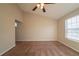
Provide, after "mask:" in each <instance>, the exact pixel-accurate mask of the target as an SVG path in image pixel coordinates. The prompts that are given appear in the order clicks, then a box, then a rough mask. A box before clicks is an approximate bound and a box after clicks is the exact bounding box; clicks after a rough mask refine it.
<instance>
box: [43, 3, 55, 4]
mask: <svg viewBox="0 0 79 59" xmlns="http://www.w3.org/2000/svg"><path fill="white" fill-rule="evenodd" d="M44 4H56V3H44Z"/></svg>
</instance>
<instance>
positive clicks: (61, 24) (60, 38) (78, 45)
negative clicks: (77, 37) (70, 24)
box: [58, 9, 79, 52]
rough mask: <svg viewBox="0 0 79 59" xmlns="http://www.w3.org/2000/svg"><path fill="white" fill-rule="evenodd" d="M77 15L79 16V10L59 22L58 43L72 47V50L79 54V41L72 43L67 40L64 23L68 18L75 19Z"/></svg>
mask: <svg viewBox="0 0 79 59" xmlns="http://www.w3.org/2000/svg"><path fill="white" fill-rule="evenodd" d="M75 15H79V9H77V10H75V11H73V12H71V13H69V14H67V15H65V16H64V17H63V18H61V19H60V20H58V41H60V42H61V43H63V44H65V45H67V46H69V47H71V48H72V49H74V50H76V51H78V52H79V42H77V41H71V40H69V39H66V38H65V30H64V21H65V20H66V19H67V18H70V17H73V16H75Z"/></svg>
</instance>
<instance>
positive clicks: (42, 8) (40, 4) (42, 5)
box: [32, 3, 54, 12]
mask: <svg viewBox="0 0 79 59" xmlns="http://www.w3.org/2000/svg"><path fill="white" fill-rule="evenodd" d="M45 4H54V3H38V4H37V5H36V6H35V7H34V8H33V9H32V10H33V11H35V10H36V9H37V8H40V9H41V10H43V12H46V10H45Z"/></svg>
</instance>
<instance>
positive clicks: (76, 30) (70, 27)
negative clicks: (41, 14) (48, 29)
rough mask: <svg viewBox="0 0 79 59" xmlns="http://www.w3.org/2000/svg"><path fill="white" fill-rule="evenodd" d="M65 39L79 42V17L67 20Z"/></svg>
mask: <svg viewBox="0 0 79 59" xmlns="http://www.w3.org/2000/svg"><path fill="white" fill-rule="evenodd" d="M65 37H66V38H68V39H71V40H79V16H74V17H72V18H69V19H67V20H65Z"/></svg>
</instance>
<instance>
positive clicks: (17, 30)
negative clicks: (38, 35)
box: [15, 20, 22, 42]
mask: <svg viewBox="0 0 79 59" xmlns="http://www.w3.org/2000/svg"><path fill="white" fill-rule="evenodd" d="M21 25H22V22H20V21H18V20H15V42H16V41H18V40H19V39H20V38H21V37H20V36H21Z"/></svg>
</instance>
